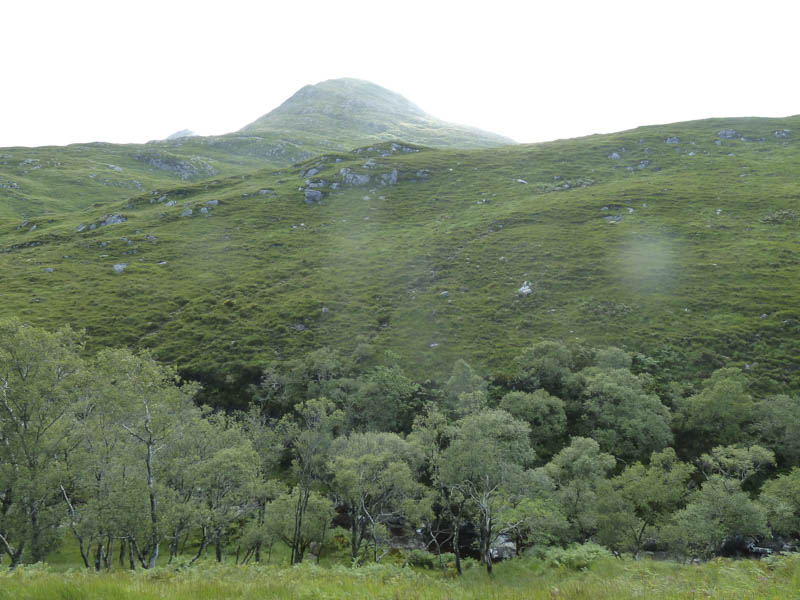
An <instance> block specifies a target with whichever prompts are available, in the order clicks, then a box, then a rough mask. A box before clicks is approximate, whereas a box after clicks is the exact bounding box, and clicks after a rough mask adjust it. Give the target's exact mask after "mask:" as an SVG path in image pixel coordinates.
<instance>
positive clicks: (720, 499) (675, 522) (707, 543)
mask: <svg viewBox="0 0 800 600" xmlns="http://www.w3.org/2000/svg"><path fill="white" fill-rule="evenodd" d="M768 531H769V529H768V527H767V515H766V511H765V510H764V509H763V508H762V507H761V506H760V505H758V504H756V503H755V502H753V501H752V500H751V499H750V497H749V496H748V495H747V494H746V493H745V492H743V491H742V490H741V489H740V487H739V482H738V481H736V480H726V479H725V478H724V477H723V476H722V475H712V476H711V477H710V478H709V479H708V480H707V481H706V482H705V483H704V484H703V487H702V488H701V489H700V491H699V492H697V493H696V494H694V495H693V496H692V498H691V500H690V501H689V504H688V505H687V506H686V508H684V509H682V510H679V511H678V512H677V513H675V515H674V517H673V519H672V525H671V527H670V528H668V530H667V532H666V537H667V539H668V540H670V541H671V543H672V546H673V548H676V549H677V548H685V549H687V550H689V551H690V552H693V553H696V554H699V555H701V556H704V557H710V556H713V555H715V554H718V553H719V551H720V549H721V547H722V544H723V542H724V541H725V539H726V538H730V537H733V536H759V535H765V534H766V533H767V532H768Z"/></svg>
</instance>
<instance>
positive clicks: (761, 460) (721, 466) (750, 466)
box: [700, 445, 775, 485]
mask: <svg viewBox="0 0 800 600" xmlns="http://www.w3.org/2000/svg"><path fill="white" fill-rule="evenodd" d="M774 464H775V454H774V453H773V452H772V450H767V449H766V448H762V447H761V446H758V445H752V446H742V445H733V446H717V447H716V448H714V449H712V450H711V452H710V453H708V454H703V455H702V456H701V457H700V469H701V470H702V471H703V473H704V474H705V476H706V477H707V478H708V477H710V476H711V475H712V474H718V475H722V477H723V481H728V480H730V479H732V480H734V481H736V482H737V483H738V484H739V485H741V484H743V483H744V482H745V481H746V480H747V479H749V478H750V477H752V476H753V475H755V473H756V472H757V471H759V470H761V469H763V468H764V467H767V466H771V465H774Z"/></svg>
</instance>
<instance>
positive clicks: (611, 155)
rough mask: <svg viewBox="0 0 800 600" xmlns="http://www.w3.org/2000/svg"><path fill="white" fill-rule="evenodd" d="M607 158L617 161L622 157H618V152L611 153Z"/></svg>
mask: <svg viewBox="0 0 800 600" xmlns="http://www.w3.org/2000/svg"><path fill="white" fill-rule="evenodd" d="M608 158H610V159H611V160H619V159H620V158H622V157H621V156H620V155H619V152H612V153H611V154H609V155H608Z"/></svg>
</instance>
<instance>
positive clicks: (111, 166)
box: [106, 165, 122, 173]
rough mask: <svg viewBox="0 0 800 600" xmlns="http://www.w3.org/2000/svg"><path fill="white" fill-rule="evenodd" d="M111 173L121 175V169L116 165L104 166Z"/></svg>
mask: <svg viewBox="0 0 800 600" xmlns="http://www.w3.org/2000/svg"><path fill="white" fill-rule="evenodd" d="M106 166H107V167H108V168H109V169H111V170H112V171H116V172H117V173H122V167H118V166H117V165H106Z"/></svg>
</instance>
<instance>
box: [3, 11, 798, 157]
mask: <svg viewBox="0 0 800 600" xmlns="http://www.w3.org/2000/svg"><path fill="white" fill-rule="evenodd" d="M798 17H800V2H798V1H797V0H794V1H774V0H759V1H758V2H755V1H752V0H751V1H748V2H739V1H737V0H726V1H716V0H693V1H683V0H662V1H657V0H636V1H630V2H629V1H617V2H615V1H611V0H608V1H600V0H597V1H591V2H577V1H570V0H558V1H557V0H547V1H539V0H516V1H513V2H511V1H505V0H491V1H486V0H482V1H480V2H470V1H468V0H460V1H458V2H449V1H438V0H426V1H417V0H404V1H403V2H382V1H380V0H370V1H363V2H362V1H349V0H336V1H332V0H328V1H324V2H317V1H311V0H304V1H303V2H292V1H290V0H284V1H281V2H273V1H270V0H262V1H260V2H256V1H252V0H251V1H247V2H244V1H239V0H225V1H224V2H220V1H219V0H215V1H213V2H204V1H202V0H194V1H183V0H180V1H178V0H159V1H157V2H153V1H150V0H130V1H129V0H116V1H111V2H109V1H108V0H104V1H102V2H99V1H98V2H94V1H88V0H70V1H68V2H67V1H64V0H60V1H57V2H53V1H41V0H40V1H37V2H22V1H19V2H16V1H15V2H11V1H10V0H8V1H3V2H2V4H1V5H0V23H2V31H0V57H2V63H1V64H2V69H0V146H12V145H28V146H33V145H44V144H68V143H73V142H88V141H96V140H102V141H109V142H144V141H147V140H150V139H157V138H164V137H166V136H168V135H169V134H171V133H173V132H175V131H177V130H179V129H184V128H188V129H191V130H193V131H195V132H197V133H199V134H203V135H208V134H221V133H227V132H230V131H234V130H236V129H239V128H240V127H242V126H244V125H246V124H247V123H250V122H251V121H254V120H255V119H256V118H258V117H259V116H261V115H262V114H264V113H266V112H268V111H269V110H271V109H272V108H274V107H276V106H277V105H278V104H280V103H281V102H282V101H283V100H285V99H286V98H288V97H289V96H291V95H292V94H293V93H294V92H295V91H296V90H297V89H298V88H300V87H302V86H303V85H305V84H308V83H317V82H319V81H322V80H325V79H331V78H337V77H356V78H360V79H367V80H370V81H373V82H375V83H377V84H379V85H382V86H385V87H387V88H389V89H391V90H394V91H396V92H399V93H401V94H403V95H404V96H406V97H407V98H408V99H409V100H411V101H413V102H414V103H416V104H417V105H419V106H420V107H421V108H423V109H424V110H425V111H427V112H429V113H430V114H432V115H434V116H436V117H439V118H441V119H445V120H447V121H453V122H457V123H463V124H468V125H474V126H476V127H480V128H483V129H487V130H490V131H494V132H497V133H500V134H503V135H506V136H509V137H512V138H514V139H516V140H517V141H520V142H534V141H543V140H551V139H557V138H565V137H574V136H579V135H586V134H590V133H603V132H611V131H619V130H622V129H629V128H631V127H636V126H638V125H647V124H654V123H667V122H673V121H681V120H688V119H699V118H705V117H712V116H751V115H755V116H787V115H793V114H798V113H800V76H798V63H799V62H800V61H798V59H799V58H800V42H798V38H797V34H796V28H797V23H798Z"/></svg>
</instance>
